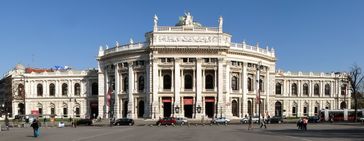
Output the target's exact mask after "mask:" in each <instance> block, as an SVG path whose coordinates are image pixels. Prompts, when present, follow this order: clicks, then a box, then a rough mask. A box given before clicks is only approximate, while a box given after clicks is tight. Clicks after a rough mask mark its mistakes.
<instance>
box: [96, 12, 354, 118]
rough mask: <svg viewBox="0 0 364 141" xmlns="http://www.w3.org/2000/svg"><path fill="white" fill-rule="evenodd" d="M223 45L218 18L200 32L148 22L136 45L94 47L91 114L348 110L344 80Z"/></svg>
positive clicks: (185, 19) (259, 51) (184, 23)
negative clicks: (95, 97)
mask: <svg viewBox="0 0 364 141" xmlns="http://www.w3.org/2000/svg"><path fill="white" fill-rule="evenodd" d="M231 39H232V35H230V34H228V33H225V32H224V31H223V18H222V17H219V19H218V26H217V27H205V26H203V25H202V24H200V23H197V22H194V20H193V17H192V16H191V15H190V13H186V14H185V15H184V16H182V17H180V20H179V21H178V23H177V24H176V25H175V26H159V25H158V17H157V16H155V17H154V27H153V30H152V31H150V32H147V33H146V34H145V41H143V42H140V43H134V42H133V41H132V40H131V41H130V43H129V44H125V45H119V44H118V43H117V44H116V46H115V47H112V48H108V49H104V48H103V47H100V50H99V54H98V58H97V60H98V65H99V68H98V70H99V74H98V78H99V84H100V85H99V94H100V96H99V110H100V111H99V114H100V115H102V116H104V117H109V116H117V117H129V118H142V117H146V118H159V117H169V116H178V117H187V118H195V119H199V118H201V117H202V116H204V117H209V118H212V117H218V116H224V117H229V118H240V117H242V116H245V115H255V114H257V113H259V112H260V113H261V115H265V116H267V115H280V116H282V115H284V116H303V115H314V114H317V113H318V111H319V110H320V109H337V108H343V107H346V105H347V104H346V103H347V102H348V103H350V98H349V97H350V95H346V93H347V92H346V91H348V90H349V89H348V88H347V84H344V83H347V81H346V80H344V79H343V78H345V74H341V73H340V74H339V73H330V74H327V73H319V74H316V73H302V72H298V73H291V72H280V71H276V56H275V51H274V49H273V48H268V47H265V48H261V47H259V46H258V45H248V44H247V43H245V42H242V43H234V42H232V41H231ZM341 85H342V86H341ZM342 91H344V92H342ZM344 93H345V94H344ZM348 94H349V93H348ZM344 95H345V97H347V98H346V99H345V97H344ZM345 100H346V101H347V102H344V101H345ZM259 101H260V102H259ZM340 105H341V107H340Z"/></svg>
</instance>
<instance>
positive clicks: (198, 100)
mask: <svg viewBox="0 0 364 141" xmlns="http://www.w3.org/2000/svg"><path fill="white" fill-rule="evenodd" d="M201 63H202V59H201V58H197V59H196V75H195V76H196V81H195V84H196V96H195V100H196V101H195V106H193V107H194V109H193V110H194V113H195V117H196V118H201V115H202V113H203V111H202V110H201V113H197V111H196V107H197V106H198V105H200V106H201V105H202V96H201V92H202V90H203V89H204V88H203V86H202V81H203V80H204V78H202V77H201V76H202V75H201V72H202V69H201Z"/></svg>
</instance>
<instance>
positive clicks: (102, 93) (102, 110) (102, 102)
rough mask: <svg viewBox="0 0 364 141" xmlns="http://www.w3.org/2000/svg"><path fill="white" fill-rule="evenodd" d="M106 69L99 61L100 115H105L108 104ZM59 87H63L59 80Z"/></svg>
mask: <svg viewBox="0 0 364 141" xmlns="http://www.w3.org/2000/svg"><path fill="white" fill-rule="evenodd" d="M104 71H105V70H104V69H103V68H102V67H101V66H100V62H99V72H98V85H99V88H98V89H99V91H98V101H99V117H105V115H104V114H105V111H106V106H105V99H104V98H105V92H106V91H105V90H106V89H105V87H106V83H105V72H104ZM58 87H61V84H59V82H58ZM58 95H60V93H58Z"/></svg>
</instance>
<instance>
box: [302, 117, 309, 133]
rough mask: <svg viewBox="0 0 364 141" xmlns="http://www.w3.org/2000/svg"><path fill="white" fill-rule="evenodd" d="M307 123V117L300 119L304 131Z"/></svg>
mask: <svg viewBox="0 0 364 141" xmlns="http://www.w3.org/2000/svg"><path fill="white" fill-rule="evenodd" d="M307 124H308V120H307V118H304V119H303V120H302V125H303V130H304V131H307Z"/></svg>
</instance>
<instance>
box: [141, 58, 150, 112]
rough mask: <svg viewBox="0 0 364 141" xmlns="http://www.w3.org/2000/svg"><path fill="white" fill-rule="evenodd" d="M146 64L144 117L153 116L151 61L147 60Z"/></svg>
mask: <svg viewBox="0 0 364 141" xmlns="http://www.w3.org/2000/svg"><path fill="white" fill-rule="evenodd" d="M145 64H146V66H145V70H146V71H145V81H144V86H145V88H144V92H145V96H146V97H145V98H144V115H143V117H152V115H151V104H152V103H151V101H150V97H151V93H152V89H151V84H152V83H150V82H151V81H150V78H151V77H150V74H151V67H150V61H146V62H145Z"/></svg>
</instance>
